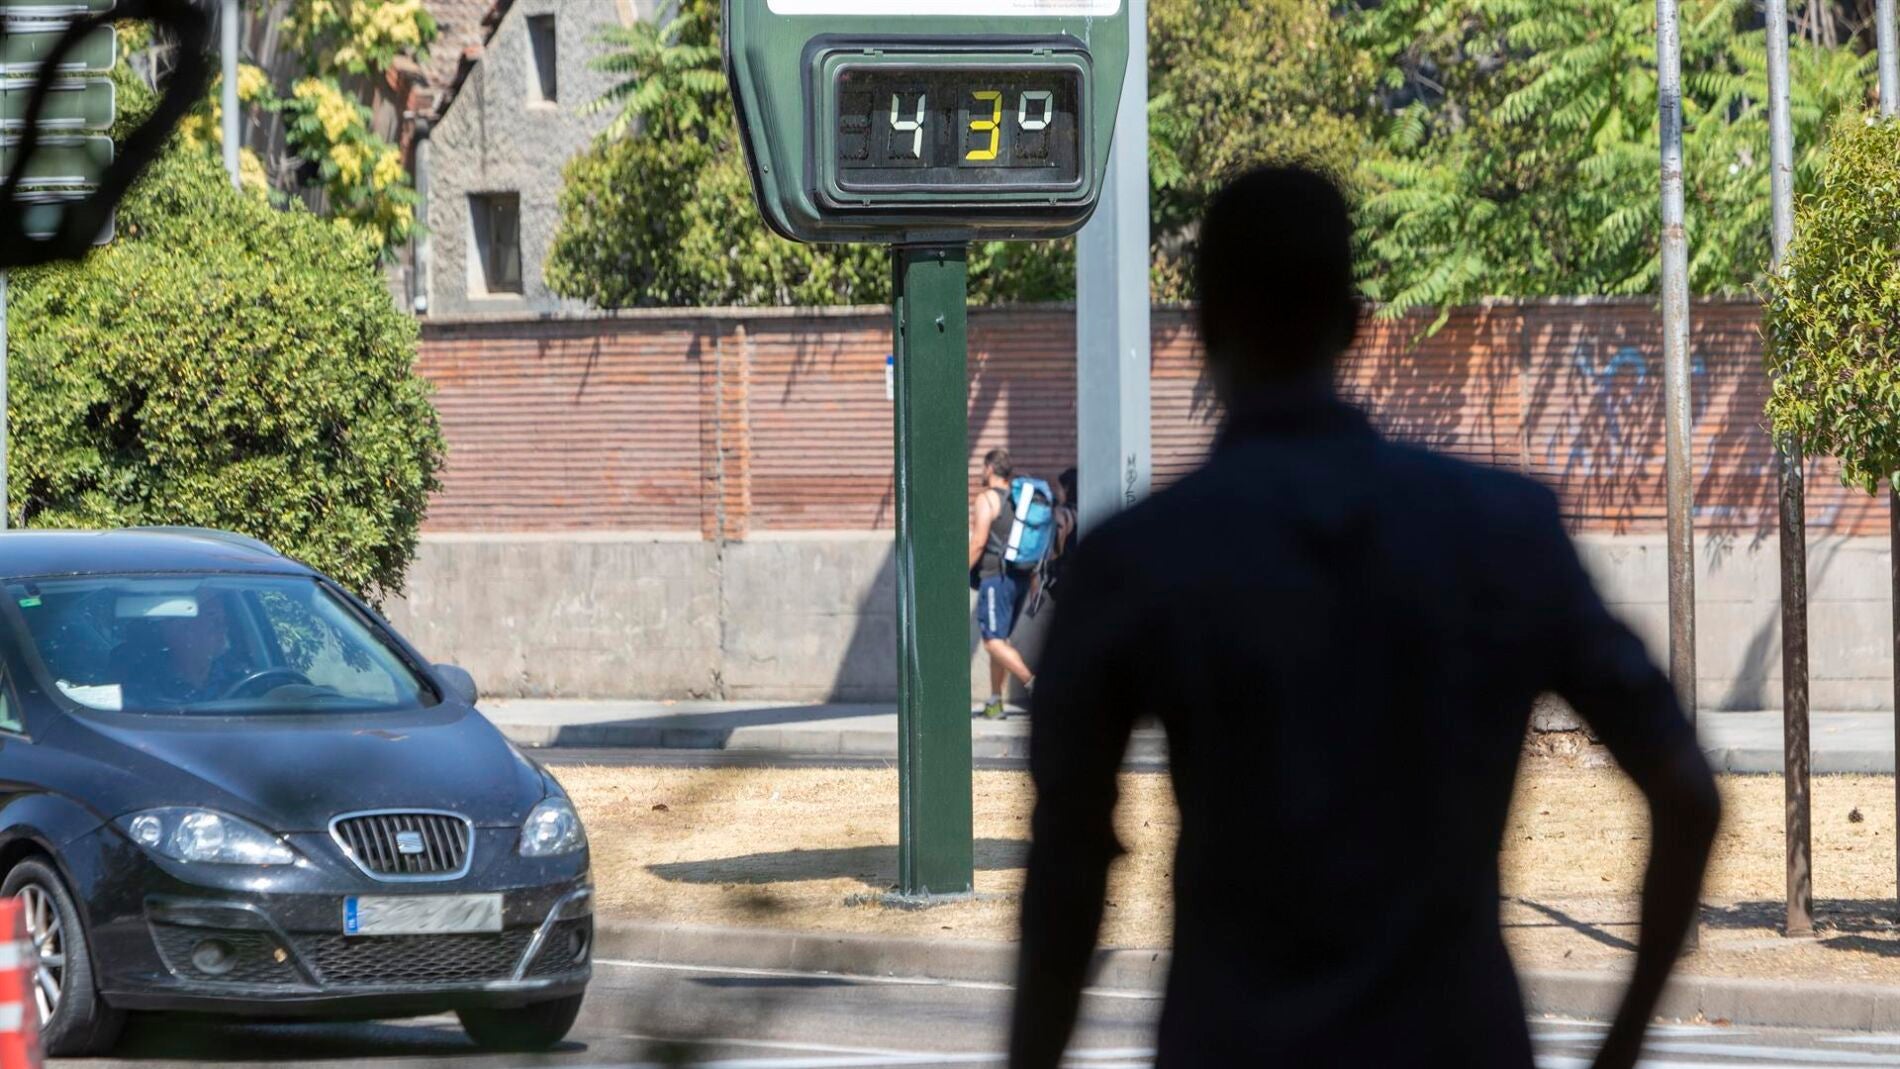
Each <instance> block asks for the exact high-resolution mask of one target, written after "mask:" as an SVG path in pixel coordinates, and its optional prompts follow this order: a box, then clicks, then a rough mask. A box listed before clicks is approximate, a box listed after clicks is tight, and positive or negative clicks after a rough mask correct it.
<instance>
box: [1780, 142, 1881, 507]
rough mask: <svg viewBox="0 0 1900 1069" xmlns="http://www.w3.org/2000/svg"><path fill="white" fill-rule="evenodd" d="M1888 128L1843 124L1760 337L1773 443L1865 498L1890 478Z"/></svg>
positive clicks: (1802, 207)
mask: <svg viewBox="0 0 1900 1069" xmlns="http://www.w3.org/2000/svg"><path fill="white" fill-rule="evenodd" d="M1896 161H1900V121H1888V122H1877V121H1875V120H1874V119H1872V118H1870V117H1863V116H1850V117H1847V118H1844V119H1843V120H1842V121H1841V122H1840V123H1838V124H1837V125H1836V126H1835V128H1834V132H1833V137H1832V138H1831V139H1830V142H1829V154H1828V158H1827V163H1826V165H1825V166H1824V167H1823V168H1822V169H1821V178H1820V183H1819V188H1818V189H1817V190H1816V191H1815V192H1814V193H1813V194H1812V195H1810V196H1808V197H1805V198H1803V199H1802V200H1801V202H1800V204H1799V207H1798V211H1797V213H1796V216H1795V240H1794V244H1793V245H1791V246H1790V247H1789V249H1788V260H1787V270H1786V272H1785V273H1784V275H1783V276H1782V277H1780V278H1777V279H1775V280H1774V281H1773V282H1772V283H1771V287H1772V295H1771V299H1770V301H1769V305H1768V311H1767V316H1766V322H1765V324H1764V327H1763V330H1764V333H1765V334H1766V335H1767V340H1768V346H1767V350H1768V351H1767V360H1768V371H1769V375H1770V376H1771V378H1772V379H1773V380H1774V384H1773V389H1772V391H1771V393H1770V395H1769V400H1768V417H1769V419H1770V420H1771V421H1772V423H1773V426H1774V432H1775V434H1776V435H1778V436H1780V437H1782V438H1783V439H1784V440H1792V441H1794V442H1796V443H1799V444H1800V445H1802V447H1803V448H1805V449H1806V450H1807V451H1808V452H1810V453H1812V454H1816V455H1825V456H1834V457H1838V458H1839V459H1840V461H1841V463H1842V478H1843V480H1844V481H1846V482H1847V483H1848V484H1849V485H1853V486H1860V487H1862V488H1863V489H1865V490H1866V491H1867V492H1868V493H1870V494H1871V493H1873V492H1874V490H1875V489H1876V488H1877V487H1878V486H1879V484H1880V480H1881V479H1882V478H1885V477H1887V476H1888V475H1890V474H1892V473H1893V472H1895V471H1900V333H1897V332H1896V331H1895V329H1894V324H1896V323H1900V162H1896Z"/></svg>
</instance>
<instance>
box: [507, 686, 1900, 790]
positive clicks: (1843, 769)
mask: <svg viewBox="0 0 1900 1069" xmlns="http://www.w3.org/2000/svg"><path fill="white" fill-rule="evenodd" d="M483 704H484V711H485V712H486V713H487V714H488V717H489V719H491V720H493V721H494V722H495V723H496V725H497V726H499V727H500V728H501V730H502V732H503V733H504V734H506V735H507V736H508V737H509V738H510V739H513V740H514V741H515V742H516V743H517V744H519V745H522V746H526V747H531V748H539V747H548V746H561V747H580V748H610V749H640V750H644V749H677V750H749V751H753V752H766V753H784V754H803V755H816V756H824V757H832V756H854V757H889V758H895V757H896V756H897V709H896V707H895V706H891V705H821V704H799V703H790V702H644V701H561V700H544V699H518V700H513V701H491V702H485V703H483ZM1697 727H1698V730H1699V731H1700V732H1701V735H1702V748H1703V751H1704V752H1705V753H1707V754H1708V756H1709V760H1710V762H1711V763H1713V764H1714V765H1715V766H1716V768H1717V769H1720V770H1722V771H1725V772H1745V773H1773V772H1780V771H1781V755H1782V740H1781V731H1782V728H1781V714H1780V713H1778V712H1763V713H1703V714H1702V716H1701V718H1700V721H1699V723H1698V725H1697ZM970 732H971V736H972V743H973V750H974V753H975V756H977V757H986V758H1022V757H1027V756H1029V718H1028V717H1027V716H1025V715H1022V714H1021V713H1013V714H1012V715H1011V716H1010V717H1009V718H1008V719H1006V720H984V719H981V718H974V717H973V718H972V720H971V722H970ZM1893 741H1894V740H1893V717H1892V716H1891V715H1890V714H1887V713H1816V714H1815V715H1814V723H1813V730H1812V747H1813V754H1814V762H1813V768H1814V771H1815V772H1816V773H1820V774H1832V773H1866V774H1891V773H1892V772H1893V770H1894V759H1893V752H1894V751H1893ZM1129 759H1130V760H1131V761H1136V762H1160V761H1165V760H1166V759H1167V743H1166V740H1165V738H1164V737H1163V736H1162V733H1161V732H1160V731H1158V730H1154V729H1143V730H1138V731H1136V732H1135V738H1134V741H1133V742H1132V743H1131V744H1130V747H1129Z"/></svg>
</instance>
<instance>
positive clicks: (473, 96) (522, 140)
mask: <svg viewBox="0 0 1900 1069" xmlns="http://www.w3.org/2000/svg"><path fill="white" fill-rule="evenodd" d="M652 8H653V3H652V2H651V0H642V2H641V3H639V4H635V3H632V2H629V0H586V2H584V3H575V2H572V0H567V2H563V0H514V3H513V4H512V5H511V6H510V7H509V8H508V12H507V14H506V15H505V16H504V17H503V19H502V21H501V24H500V25H499V26H497V27H496V29H495V32H494V35H493V36H492V37H490V38H489V40H488V42H487V44H486V45H485V46H484V47H483V49H482V58H481V61H480V62H479V63H478V64H476V66H475V68H474V69H473V70H471V71H470V72H469V75H468V79H467V81H466V82H464V83H463V85H462V88H461V90H460V92H459V93H458V94H457V95H456V97H455V100H454V101H453V102H452V103H451V104H450V105H449V107H448V110H447V111H446V112H445V113H444V114H443V116H442V118H441V120H440V121H439V122H438V123H437V124H436V126H435V129H434V131H433V132H432V133H431V135H430V142H431V149H430V165H429V171H430V182H429V190H428V199H429V218H428V220H427V221H428V225H429V231H430V249H431V251H430V259H431V262H430V264H429V267H428V271H427V275H428V281H427V287H428V296H429V314H430V315H432V316H441V315H467V314H472V313H473V314H516V315H518V314H522V313H536V312H552V311H558V310H561V309H569V310H572V309H577V308H580V307H582V306H581V305H580V304H578V303H576V302H569V301H563V300H562V299H560V298H558V297H556V296H554V295H553V294H552V293H550V292H549V291H548V288H547V284H546V282H545V281H544V280H543V278H542V271H541V268H542V264H543V263H544V262H545V261H546V260H547V255H548V249H549V247H550V246H551V245H552V243H553V240H554V232H555V230H556V228H557V227H558V225H559V223H560V205H559V198H560V192H561V172H562V168H563V167H564V166H565V165H566V164H567V161H568V160H570V159H572V158H573V157H574V155H575V154H576V153H578V152H580V151H581V150H582V149H584V148H586V147H587V145H588V143H589V142H590V141H592V140H593V138H594V136H595V135H596V134H598V133H599V132H600V131H601V130H602V129H604V128H605V127H606V125H607V124H608V123H609V122H610V121H612V119H613V114H612V113H611V112H610V111H600V112H594V113H591V114H590V113H589V112H588V111H587V107H588V105H590V104H592V103H593V102H594V101H596V100H598V99H600V97H601V94H603V93H604V92H606V91H607V90H608V89H609V88H611V87H612V85H613V83H614V81H615V80H616V79H615V77H614V76H613V75H611V74H605V73H602V72H600V71H597V70H594V69H592V67H591V66H590V61H591V60H592V59H594V58H595V57H597V56H599V55H600V54H601V53H602V50H603V49H604V48H605V47H606V46H605V45H603V44H602V43H601V42H600V40H599V37H600V32H601V30H603V29H605V28H607V27H609V26H618V25H622V24H625V23H627V22H630V21H631V20H632V19H634V18H635V17H637V16H645V15H648V14H650V12H651V10H652ZM550 14H551V15H553V16H554V17H555V37H556V46H555V53H556V56H557V58H558V61H557V65H556V66H557V81H558V87H557V88H558V92H557V96H558V99H557V100H556V101H554V102H553V103H545V102H542V101H539V100H537V99H535V96H536V94H533V93H531V92H530V79H531V78H533V77H534V75H533V61H532V58H531V55H530V45H529V40H528V18H529V17H530V16H534V15H550ZM476 193H516V194H519V195H520V197H521V281H522V293H520V294H519V295H515V294H493V295H490V294H487V293H485V292H483V291H482V289H481V287H480V286H479V285H475V286H471V280H473V279H476V278H479V277H480V271H479V269H478V268H475V267H474V266H473V265H472V264H471V262H470V259H469V258H470V255H471V248H472V243H473V231H472V227H471V225H470V222H469V203H468V198H469V195H470V194H476Z"/></svg>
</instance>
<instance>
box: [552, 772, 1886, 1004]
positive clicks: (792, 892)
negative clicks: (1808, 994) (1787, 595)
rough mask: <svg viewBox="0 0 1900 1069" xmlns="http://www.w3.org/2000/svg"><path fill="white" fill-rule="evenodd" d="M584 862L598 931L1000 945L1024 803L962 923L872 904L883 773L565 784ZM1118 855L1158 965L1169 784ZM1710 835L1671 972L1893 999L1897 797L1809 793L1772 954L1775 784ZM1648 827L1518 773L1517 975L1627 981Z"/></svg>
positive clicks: (939, 912) (1118, 938)
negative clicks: (599, 920) (1698, 943)
mask: <svg viewBox="0 0 1900 1069" xmlns="http://www.w3.org/2000/svg"><path fill="white" fill-rule="evenodd" d="M559 775H560V779H561V781H562V782H563V783H564V784H565V785H566V786H567V789H568V790H569V792H570V793H571V794H572V795H573V796H574V799H575V802H576V804H577V805H578V806H579V807H580V810H581V813H582V815H583V817H584V818H585V820H586V822H587V827H588V832H589V835H590V837H591V839H592V842H593V848H594V866H595V880H596V883H597V885H598V888H599V896H600V899H599V905H600V908H601V910H602V911H603V912H605V913H611V914H617V915H620V916H628V917H637V918H643V919H652V920H666V921H672V922H677V923H682V924H751V925H760V926H766V927H774V928H796V929H816V930H842V931H855V932H879V933H887V934H892V935H911V936H924V937H939V938H962V939H987V940H1008V939H1012V938H1014V926H1015V915H1016V896H1017V894H1018V892H1019V891H1020V890H1021V887H1022V865H1023V861H1024V858H1025V855H1026V852H1027V848H1028V816H1029V807H1030V804H1031V798H1032V795H1031V790H1030V787H1029V783H1028V779H1027V777H1026V776H1025V775H1023V774H1022V773H1016V772H979V773H977V774H976V840H977V841H976V867H977V874H976V886H977V893H978V897H977V900H975V901H972V902H965V903H959V904H955V905H948V906H939V907H935V908H932V909H928V910H903V909H893V908H889V907H886V906H882V905H879V904H877V903H876V901H875V899H876V896H877V894H878V893H880V892H883V891H886V890H889V889H890V888H891V887H892V885H893V884H894V883H895V882H896V879H897V871H896V865H897V857H896V841H897V826H896V819H897V818H896V811H897V774H896V773H895V772H894V771H886V770H829V769H757V768H752V769H674V768H659V769H625V768H591V767H567V768H562V769H560V770H559ZM1122 789H1123V803H1122V807H1121V810H1120V812H1119V813H1118V818H1117V819H1118V825H1119V829H1120V834H1121V837H1122V841H1123V843H1124V844H1125V845H1127V846H1128V847H1129V854H1128V856H1127V857H1126V858H1124V859H1123V860H1122V861H1121V862H1120V863H1118V865H1117V867H1116V870H1115V872H1114V874H1113V877H1112V879H1111V883H1110V889H1109V908H1108V911H1107V915H1106V919H1105V921H1104V930H1103V940H1104V942H1105V943H1108V944H1111V945H1117V946H1129V947H1159V946H1166V945H1167V942H1168V930H1169V903H1168V893H1167V892H1168V880H1169V874H1170V870H1171V867H1172V857H1171V853H1172V847H1173V842H1174V837H1175V833H1176V830H1177V820H1176V814H1175V810H1174V804H1173V800H1172V797H1171V795H1170V792H1169V787H1168V780H1167V778H1166V777H1165V776H1159V775H1128V776H1125V777H1124V778H1123V782H1122ZM1722 791H1723V795H1724V798H1725V799H1726V801H1727V819H1726V821H1725V824H1724V827H1723V830H1722V833H1721V837H1720V840H1719V841H1718V844H1717V856H1716V860H1715V864H1714V868H1713V870H1712V871H1711V873H1710V878H1709V883H1708V886H1707V888H1706V890H1705V894H1704V901H1705V902H1707V903H1708V904H1709V905H1708V907H1707V908H1706V909H1705V912H1704V927H1703V949H1702V950H1701V952H1699V953H1698V954H1697V955H1695V957H1694V958H1692V959H1691V960H1690V961H1689V962H1688V963H1686V965H1685V968H1687V969H1689V970H1691V971H1695V972H1701V973H1707V974H1720V975H1746V976H1772V977H1804V978H1814V979H1831V980H1842V981H1861V982H1871V983H1890V984H1892V983H1900V924H1896V922H1895V918H1896V916H1900V910H1897V909H1896V907H1895V905H1894V901H1893V899H1894V812H1893V810H1894V782H1893V778H1892V777H1890V776H1827V777H1819V778H1817V779H1816V780H1815V785H1814V805H1813V815H1814V873H1815V875H1814V890H1815V896H1816V898H1817V900H1818V901H1819V904H1820V908H1819V910H1818V911H1817V912H1818V914H1819V916H1818V918H1817V920H1818V928H1819V929H1820V931H1819V935H1818V937H1817V938H1815V939H1806V940H1790V939H1786V938H1783V937H1782V936H1781V935H1780V927H1781V924H1782V911H1783V906H1782V899H1783V884H1784V879H1785V877H1784V868H1783V863H1782V833H1781V828H1782V806H1783V790H1782V781H1781V779H1780V778H1779V777H1774V776H1735V777H1726V778H1725V779H1724V780H1723V783H1722ZM1647 824H1648V819H1647V814H1646V813H1645V812H1644V810H1643V807H1642V806H1641V804H1640V800H1639V799H1638V797H1637V796H1636V794H1635V791H1634V790H1633V789H1632V788H1631V787H1630V786H1629V785H1628V783H1627V781H1625V780H1623V779H1622V778H1621V777H1620V776H1619V775H1618V774H1617V773H1615V772H1614V771H1612V770H1610V769H1607V768H1604V767H1602V763H1601V761H1600V760H1599V759H1598V757H1597V755H1596V754H1595V753H1593V752H1589V751H1586V752H1583V753H1581V754H1571V755H1565V756H1538V757H1531V758H1527V759H1526V762H1525V767H1524V773H1523V775H1522V776H1521V778H1520V781H1519V785H1518V795H1517V803H1516V806H1515V808H1514V810H1513V813H1512V816H1511V820H1510V824H1509V827H1508V829H1507V832H1506V836H1505V848H1504V856H1503V859H1502V871H1503V877H1504V879H1503V892H1504V896H1505V901H1504V918H1505V925H1506V933H1507V936H1508V937H1509V939H1510V941H1511V944H1512V947H1513V950H1514V952H1515V953H1516V954H1517V956H1518V959H1519V961H1520V964H1521V965H1523V966H1525V967H1528V968H1565V969H1596V968H1604V969H1609V968H1617V967H1621V966H1624V965H1626V964H1627V960H1628V957H1629V954H1630V950H1631V948H1632V945H1633V943H1634V940H1635V937H1636V925H1635V915H1636V899H1635V892H1636V890H1637V887H1638V884H1639V883H1640V880H1641V866H1642V862H1643V851H1644V845H1645V838H1646V835H1647Z"/></svg>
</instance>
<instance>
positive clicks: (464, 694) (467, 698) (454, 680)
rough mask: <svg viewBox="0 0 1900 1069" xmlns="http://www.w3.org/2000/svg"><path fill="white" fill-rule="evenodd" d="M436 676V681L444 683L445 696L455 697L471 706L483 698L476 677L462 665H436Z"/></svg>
mask: <svg viewBox="0 0 1900 1069" xmlns="http://www.w3.org/2000/svg"><path fill="white" fill-rule="evenodd" d="M435 678H436V682H438V683H440V684H442V691H443V694H444V696H445V697H449V698H453V699H455V700H456V701H458V702H461V703H462V704H464V705H467V706H470V707H473V706H474V705H475V703H476V702H478V701H480V700H481V696H482V693H481V691H480V690H479V689H478V688H477V687H476V686H475V677H474V676H472V675H469V674H468V669H466V668H463V667H461V666H460V665H454V664H438V665H436V666H435Z"/></svg>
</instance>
